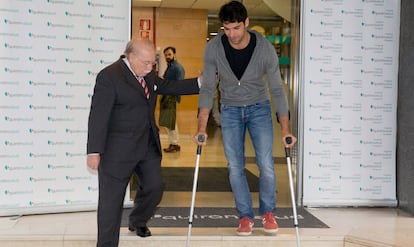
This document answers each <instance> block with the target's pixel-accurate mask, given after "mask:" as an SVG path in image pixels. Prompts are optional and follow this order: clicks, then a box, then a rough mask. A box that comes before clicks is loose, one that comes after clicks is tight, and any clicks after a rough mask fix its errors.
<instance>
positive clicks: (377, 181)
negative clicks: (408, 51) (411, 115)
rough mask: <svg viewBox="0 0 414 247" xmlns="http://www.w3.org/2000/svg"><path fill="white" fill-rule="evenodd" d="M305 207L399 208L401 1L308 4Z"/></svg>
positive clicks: (304, 51) (304, 97)
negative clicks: (397, 192) (398, 148)
mask: <svg viewBox="0 0 414 247" xmlns="http://www.w3.org/2000/svg"><path fill="white" fill-rule="evenodd" d="M302 2H303V5H302V6H303V7H304V9H303V12H302V16H303V21H302V23H303V26H302V28H303V31H302V37H303V45H302V49H301V50H302V51H301V52H302V53H301V54H302V65H303V66H302V67H303V68H302V74H301V76H302V78H301V82H302V86H303V87H302V88H301V90H303V91H302V94H301V96H302V97H301V99H302V102H303V103H302V108H303V138H304V139H303V140H304V142H303V204H304V205H305V206H358V205H360V206H364V205H365V206H395V205H396V154H395V152H396V151H395V150H396V113H397V89H398V83H397V82H398V46H399V22H400V1H396V0H366V1H344V0H334V1H302Z"/></svg>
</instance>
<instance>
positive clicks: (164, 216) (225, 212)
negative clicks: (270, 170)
mask: <svg viewBox="0 0 414 247" xmlns="http://www.w3.org/2000/svg"><path fill="white" fill-rule="evenodd" d="M296 211H297V219H298V224H299V228H329V226H327V225H326V224H325V223H323V222H322V221H320V220H319V219H318V218H316V217H315V216H313V215H312V214H311V213H309V212H308V211H307V210H306V209H305V208H301V207H300V208H297V210H296ZM130 212H131V208H124V210H123V214H122V222H121V226H122V227H128V224H129V221H128V216H129V214H130ZM254 212H255V215H257V216H256V217H255V219H254V222H255V225H256V226H257V227H261V226H262V222H261V218H260V216H258V215H259V214H258V209H257V208H256V209H254ZM189 215H190V208H189V207H160V208H159V209H158V210H157V211H156V212H155V214H154V216H153V217H152V218H151V220H150V221H149V222H148V227H188V219H189ZM275 218H276V221H277V223H278V224H279V227H280V228H294V227H295V226H294V217H293V211H292V208H276V211H275ZM238 224H239V217H238V213H237V211H236V209H235V208H215V207H200V208H198V207H195V208H194V214H193V225H192V226H193V227H232V228H236V227H237V226H238Z"/></svg>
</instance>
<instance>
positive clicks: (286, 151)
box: [285, 136, 292, 157]
mask: <svg viewBox="0 0 414 247" xmlns="http://www.w3.org/2000/svg"><path fill="white" fill-rule="evenodd" d="M285 141H286V143H287V144H291V143H292V137H290V136H288V137H286V139H285ZM285 154H286V157H290V149H289V148H286V147H285Z"/></svg>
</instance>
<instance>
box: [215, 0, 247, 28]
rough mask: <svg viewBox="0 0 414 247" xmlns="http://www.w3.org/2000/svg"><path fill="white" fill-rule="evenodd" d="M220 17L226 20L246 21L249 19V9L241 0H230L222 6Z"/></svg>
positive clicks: (232, 21) (231, 21) (222, 20)
mask: <svg viewBox="0 0 414 247" xmlns="http://www.w3.org/2000/svg"><path fill="white" fill-rule="evenodd" d="M219 19H220V21H221V23H224V22H230V23H234V22H243V23H244V22H245V21H246V19H247V10H246V7H244V5H243V4H242V3H241V2H239V1H230V2H228V3H226V4H224V5H223V6H221V8H220V12H219Z"/></svg>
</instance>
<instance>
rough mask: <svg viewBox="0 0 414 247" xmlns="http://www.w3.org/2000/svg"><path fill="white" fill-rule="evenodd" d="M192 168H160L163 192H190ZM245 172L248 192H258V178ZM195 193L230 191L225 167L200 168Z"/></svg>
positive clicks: (135, 186)
mask: <svg viewBox="0 0 414 247" xmlns="http://www.w3.org/2000/svg"><path fill="white" fill-rule="evenodd" d="M194 170H195V168H194V167H161V176H162V179H163V181H164V184H165V189H164V190H165V191H192V190H193V181H194ZM245 171H246V178H247V183H248V184H249V187H250V192H258V191H259V178H258V177H257V176H255V175H254V174H253V173H251V172H250V171H249V170H247V169H246V170H245ZM134 180H135V181H133V182H132V184H131V189H132V190H134V191H135V190H136V188H137V186H138V182H137V181H138V179H137V177H136V176H134ZM197 191H203V192H212V191H215V192H227V191H231V187H230V181H229V172H228V170H227V167H200V168H199V171H198V179H197Z"/></svg>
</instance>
